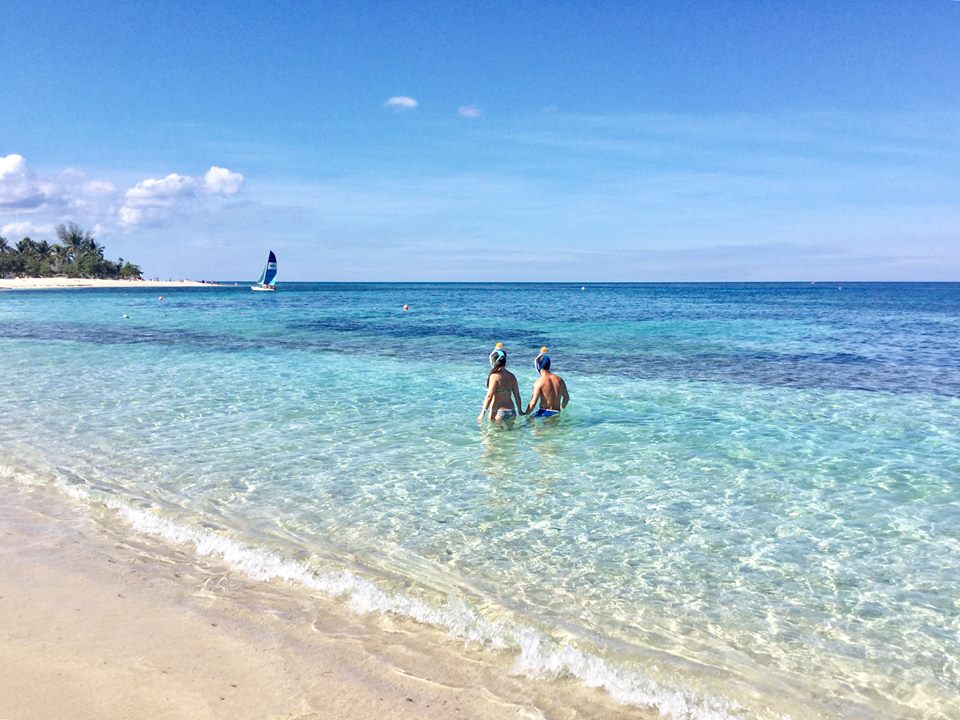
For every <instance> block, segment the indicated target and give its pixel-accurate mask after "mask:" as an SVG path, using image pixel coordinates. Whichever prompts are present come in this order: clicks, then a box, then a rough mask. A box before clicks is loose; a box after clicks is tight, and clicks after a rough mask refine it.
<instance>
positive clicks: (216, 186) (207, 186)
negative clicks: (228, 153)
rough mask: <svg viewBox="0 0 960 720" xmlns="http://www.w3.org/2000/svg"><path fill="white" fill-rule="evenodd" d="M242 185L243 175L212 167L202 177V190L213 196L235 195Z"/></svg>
mask: <svg viewBox="0 0 960 720" xmlns="http://www.w3.org/2000/svg"><path fill="white" fill-rule="evenodd" d="M241 185H243V175H241V174H240V173H235V172H230V171H229V170H227V169H226V168H222V167H217V166H216V165H214V166H213V167H211V168H210V169H209V170H207V172H206V174H204V176H203V189H204V190H206V191H207V192H208V193H211V194H214V195H223V196H225V197H226V196H229V195H236V194H237V191H239V190H240V186H241Z"/></svg>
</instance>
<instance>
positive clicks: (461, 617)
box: [0, 465, 752, 720]
mask: <svg viewBox="0 0 960 720" xmlns="http://www.w3.org/2000/svg"><path fill="white" fill-rule="evenodd" d="M4 477H5V478H10V479H13V480H15V481H17V482H19V483H21V484H25V485H34V486H36V485H45V484H46V483H45V482H44V480H43V479H42V478H39V477H37V476H35V475H32V474H30V473H26V472H24V471H23V470H22V469H18V468H14V467H12V466H9V465H0V478H4ZM56 486H57V487H58V489H60V490H61V491H62V492H64V493H65V494H67V495H68V496H70V497H71V498H74V499H75V500H78V501H80V502H82V503H84V504H86V505H88V506H93V505H95V504H100V505H103V506H105V507H107V508H109V509H110V510H112V511H114V512H115V513H116V514H117V515H118V516H119V517H120V518H121V519H122V520H123V521H124V522H126V523H127V524H128V525H129V526H130V527H132V528H133V529H134V530H135V531H137V532H139V533H142V534H144V535H149V536H153V537H157V538H161V539H162V540H164V541H166V542H168V543H171V544H174V545H178V546H192V547H193V549H194V552H195V554H196V555H197V556H198V557H204V558H215V559H217V560H219V561H221V562H223V563H224V564H226V565H227V566H229V567H230V568H232V569H234V570H236V571H238V572H241V573H243V574H244V575H246V576H247V577H249V578H251V579H254V580H258V581H263V582H269V581H275V580H281V581H285V582H290V583H294V584H296V585H299V586H302V587H304V588H307V589H309V590H311V591H314V592H317V593H320V594H322V595H325V596H327V597H329V598H335V599H339V600H342V601H344V602H345V604H346V606H347V607H348V608H349V609H350V610H351V611H353V612H355V613H358V614H367V613H380V614H391V615H396V616H398V617H402V618H409V619H411V620H414V621H416V622H419V623H422V624H425V625H429V626H432V627H436V628H441V629H444V630H446V631H447V632H448V633H449V635H450V636H451V637H455V638H459V639H462V640H463V641H464V642H465V643H475V644H478V645H481V646H483V647H488V648H491V649H493V650H506V651H512V652H516V653H517V657H516V660H515V663H514V670H515V672H517V673H518V674H523V675H525V676H528V677H530V678H535V679H542V680H551V679H556V678H561V677H575V678H577V679H579V680H580V681H581V682H583V684H584V685H585V686H587V687H590V688H601V689H603V690H605V691H606V692H607V693H609V695H610V697H611V698H612V699H613V700H614V701H616V702H618V703H620V704H623V705H631V706H636V707H641V708H648V709H655V710H657V711H658V712H659V714H660V715H661V716H662V717H668V718H676V719H677V720H730V719H732V718H745V717H752V715H750V714H749V713H747V712H746V711H745V710H744V709H743V708H742V707H740V706H739V705H738V704H737V703H734V702H731V701H727V700H722V699H718V698H711V697H705V696H703V695H702V694H699V693H696V692H694V691H691V690H688V689H685V688H680V687H676V686H672V687H671V686H667V685H664V684H662V683H660V682H657V681H656V680H654V679H653V678H651V677H649V676H646V675H644V674H643V673H642V672H639V671H637V670H634V669H627V668H622V667H616V666H614V665H612V664H610V663H608V662H607V661H605V660H604V659H603V658H601V657H599V656H597V655H595V654H591V653H588V652H584V651H581V650H579V649H578V648H576V647H574V646H573V645H571V644H569V643H564V642H559V641H557V640H555V639H553V638H551V637H549V636H548V635H545V634H543V633H541V632H538V631H537V630H534V629H533V628H530V627H528V626H525V625H522V624H520V623H516V622H511V621H492V620H489V619H487V618H484V617H483V616H482V615H481V614H480V613H478V612H477V611H476V610H474V609H472V608H470V607H469V606H467V605H466V604H465V603H464V602H462V601H460V600H458V599H449V600H448V601H447V602H445V603H443V604H442V605H441V606H439V607H437V606H434V605H431V604H430V603H428V602H426V601H424V600H422V599H420V598H416V597H413V596H411V595H406V594H403V593H397V592H390V591H386V590H383V589H382V588H380V587H378V586H377V585H376V584H375V583H374V582H371V581H370V580H367V579H365V578H362V577H360V576H358V575H356V574H354V573H351V572H347V571H345V570H337V571H326V572H315V571H314V570H312V569H310V568H309V567H308V566H307V565H305V564H303V563H301V562H297V561H294V560H289V559H285V558H283V557H280V556H279V555H276V554H275V553H271V552H268V551H266V550H263V549H261V548H258V547H255V546H252V545H248V544H244V543H241V542H238V541H236V540H232V539H230V538H226V537H223V536H221V535H218V534H216V533H213V532H210V531H208V530H204V529H201V528H197V527H192V526H190V525H187V524H182V523H177V522H174V521H172V520H169V519H167V518H164V517H161V516H160V515H158V514H157V513H155V512H153V511H151V510H146V509H141V508H137V507H134V506H133V505H131V504H130V503H128V502H126V501H125V500H123V499H122V498H120V497H118V496H117V495H114V494H111V493H108V492H103V491H99V490H94V489H91V488H89V487H87V486H85V485H84V484H77V483H74V482H69V481H66V480H64V479H62V478H61V479H58V481H57V482H56Z"/></svg>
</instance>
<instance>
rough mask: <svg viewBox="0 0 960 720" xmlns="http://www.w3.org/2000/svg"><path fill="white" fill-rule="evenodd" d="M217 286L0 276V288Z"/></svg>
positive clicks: (187, 282)
mask: <svg viewBox="0 0 960 720" xmlns="http://www.w3.org/2000/svg"><path fill="white" fill-rule="evenodd" d="M177 287H218V285H217V283H214V282H200V281H199V280H102V279H98V278H61V277H51V278H6V279H5V278H0V290H58V289H59V290H63V289H71V290H72V289H77V288H177Z"/></svg>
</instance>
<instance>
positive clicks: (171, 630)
mask: <svg viewBox="0 0 960 720" xmlns="http://www.w3.org/2000/svg"><path fill="white" fill-rule="evenodd" d="M0 500H2V502H0V531H2V532H3V533H4V535H5V541H4V542H3V543H0V565H2V567H3V568H4V572H3V573H2V574H0V608H2V612H0V636H2V637H3V638H4V642H3V643H2V644H0V664H2V665H3V667H5V668H7V669H8V670H9V671H8V672H5V673H3V674H0V717H11V718H14V717H71V718H77V719H78V720H85V719H88V718H89V719H90V720H92V719H93V718H98V719H100V718H118V719H119V718H128V717H140V718H145V719H146V720H159V719H160V718H251V719H252V718H265V717H288V716H295V717H300V718H321V717H323V718H326V717H338V718H344V719H346V720H354V719H357V720H359V719H360V718H369V717H374V716H375V717H382V718H399V717H417V718H437V719H440V720H446V719H447V718H463V717H476V718H518V717H520V718H533V717H537V718H575V717H621V718H650V717H654V716H655V713H648V712H643V711H640V710H638V709H635V708H626V707H623V706H619V705H615V704H613V703H611V702H610V699H609V697H608V696H606V694H605V693H603V692H602V691H599V690H589V689H586V688H583V687H582V686H579V684H578V683H559V684H557V683H541V682H536V681H530V680H528V679H526V678H522V677H516V676H513V675H512V673H511V672H510V667H509V663H508V662H507V659H506V658H503V657H501V656H498V655H497V654H495V653H490V652H489V651H483V650H480V649H477V648H474V649H470V648H465V647H464V645H463V643H462V642H458V641H455V640H451V639H450V638H449V637H446V636H445V635H444V633H442V632H438V631H436V630H434V629H431V628H428V627H423V626H421V625H418V624H416V623H414V622H412V621H409V620H404V619H402V618H397V617H394V616H391V615H376V614H367V615H356V614H354V613H351V612H349V611H348V610H346V609H345V608H343V607H340V606H338V605H337V604H336V603H335V602H331V601H329V600H326V599H324V598H322V597H319V596H317V595H314V594H311V593H309V592H304V591H302V590H301V589H298V588H296V587H291V586H289V585H286V584H284V583H257V582H251V581H250V580H249V579H248V578H246V577H244V576H243V575H242V574H237V573H234V572H231V570H230V568H229V567H226V566H221V565H217V564H215V563H213V564H211V563H207V562H197V559H196V557H195V556H194V555H193V554H192V553H190V552H187V551H184V550H183V549H179V548H176V547H172V546H170V545H169V544H166V543H163V542H161V541H158V540H155V539H153V538H149V537H143V536H142V535H137V534H130V533H127V532H125V531H124V529H123V525H122V524H114V523H111V522H105V520H109V518H104V517H100V518H97V517H95V516H91V515H90V514H89V509H88V508H86V507H84V506H83V505H82V504H79V503H75V502H73V501H71V500H70V499H68V498H66V497H64V496H62V495H61V494H60V493H58V492H55V491H53V490H52V489H51V488H49V487H44V486H22V485H19V483H15V484H14V485H13V486H11V485H9V484H8V483H6V482H4V483H0ZM96 514H99V513H95V515H96ZM108 514H110V513H108ZM53 678H55V680H53Z"/></svg>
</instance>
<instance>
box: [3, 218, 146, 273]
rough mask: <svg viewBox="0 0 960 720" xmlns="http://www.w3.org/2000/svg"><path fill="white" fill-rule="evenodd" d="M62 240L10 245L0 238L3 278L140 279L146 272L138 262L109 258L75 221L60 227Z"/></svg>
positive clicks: (89, 233)
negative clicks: (51, 242)
mask: <svg viewBox="0 0 960 720" xmlns="http://www.w3.org/2000/svg"><path fill="white" fill-rule="evenodd" d="M57 238H58V240H59V242H55V243H53V244H52V245H51V244H50V243H48V242H47V241H46V240H40V241H36V240H31V239H30V238H28V237H25V238H23V239H22V240H21V241H20V242H18V243H17V244H16V245H10V244H9V243H8V242H7V240H6V239H5V238H3V237H0V277H4V276H14V277H75V278H105V279H109V280H115V279H130V280H139V279H140V278H142V277H143V271H141V270H140V267H139V266H138V265H134V264H133V263H131V262H128V261H125V260H124V259H123V258H120V259H119V260H117V261H116V262H114V261H112V260H107V259H106V258H105V257H104V256H103V254H104V246H103V245H101V244H100V243H98V242H97V241H96V240H95V239H94V237H93V233H92V232H90V231H89V230H86V231H84V230H81V229H80V228H79V227H78V226H77V225H76V223H69V224H67V225H58V226H57Z"/></svg>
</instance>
